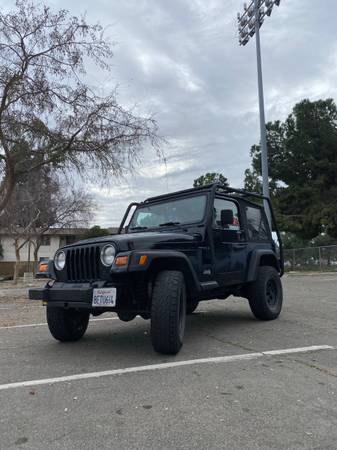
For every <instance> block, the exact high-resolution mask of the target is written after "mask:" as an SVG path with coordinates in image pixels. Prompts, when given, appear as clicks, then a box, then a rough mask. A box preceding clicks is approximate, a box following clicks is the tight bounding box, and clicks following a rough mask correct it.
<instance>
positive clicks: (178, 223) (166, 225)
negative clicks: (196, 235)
mask: <svg viewBox="0 0 337 450" xmlns="http://www.w3.org/2000/svg"><path fill="white" fill-rule="evenodd" d="M170 225H180V222H165V223H160V224H159V226H160V227H168V226H170Z"/></svg>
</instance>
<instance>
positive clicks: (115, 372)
mask: <svg viewBox="0 0 337 450" xmlns="http://www.w3.org/2000/svg"><path fill="white" fill-rule="evenodd" d="M318 350H335V347H331V346H330V345H313V346H310V347H299V348H288V349H281V350H270V351H266V352H257V353H244V354H241V355H229V356H219V357H214V358H201V359H190V360H187V361H174V362H173V361H172V362H169V363H161V364H150V365H147V366H138V367H126V368H124V369H113V370H105V371H101V372H89V373H80V374H75V375H66V376H63V377H55V378H44V379H41V380H30V381H18V382H16V383H7V384H0V391H5V390H8V389H15V388H20V387H28V386H38V385H42V384H55V383H63V382H68V381H78V380H87V379H90V378H101V377H107V376H113V375H123V374H127V373H135V372H147V371H152V370H164V369H170V368H173V367H182V366H192V365H196V364H210V363H213V364H214V363H228V362H233V361H243V360H250V359H257V358H262V357H265V356H274V355H286V354H293V353H307V352H315V351H318Z"/></svg>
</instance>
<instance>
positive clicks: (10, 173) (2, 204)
mask: <svg viewBox="0 0 337 450" xmlns="http://www.w3.org/2000/svg"><path fill="white" fill-rule="evenodd" d="M15 181H16V180H15V170H14V164H13V163H12V161H11V160H10V159H9V158H6V175H5V178H4V179H3V181H2V183H1V184H0V214H1V213H2V211H3V210H4V209H5V208H6V206H7V204H8V203H9V200H10V199H11V196H12V194H13V191H14V187H15Z"/></svg>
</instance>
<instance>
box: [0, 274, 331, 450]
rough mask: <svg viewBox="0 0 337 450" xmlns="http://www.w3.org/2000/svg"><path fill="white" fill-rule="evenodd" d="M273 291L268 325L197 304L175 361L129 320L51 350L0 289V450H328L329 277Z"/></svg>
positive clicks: (40, 316) (229, 304) (243, 306)
mask: <svg viewBox="0 0 337 450" xmlns="http://www.w3.org/2000/svg"><path fill="white" fill-rule="evenodd" d="M283 286H284V291H285V295H284V296H285V303H284V309H283V313H282V316H281V317H280V318H279V319H278V320H277V321H274V322H259V321H256V320H255V319H254V318H253V317H252V315H251V313H250V310H249V307H248V304H247V303H246V301H245V300H242V299H234V298H231V299H228V300H226V301H218V300H217V301H211V302H204V303H201V304H200V306H199V308H198V310H197V312H196V313H194V314H193V315H192V316H190V317H188V321H187V331H186V338H185V344H184V347H183V349H182V351H181V352H180V353H179V355H177V356H176V357H165V356H162V355H158V354H156V353H154V352H153V350H152V347H151V343H150V336H149V327H150V323H149V321H145V320H143V319H141V318H136V319H135V320H134V321H133V322H130V323H123V322H120V321H119V320H116V319H115V318H114V317H113V315H110V316H106V320H95V321H92V323H91V324H90V325H89V329H88V331H87V334H86V335H85V337H84V338H83V339H82V340H81V341H80V342H78V343H70V344H61V343H58V342H56V341H54V340H53V339H52V337H51V336H50V334H49V332H48V329H47V327H46V325H45V324H44V322H45V318H44V312H45V311H44V308H43V307H42V306H40V305H39V304H38V303H32V302H31V303H32V304H29V303H28V301H26V300H25V290H24V289H21V290H20V289H18V290H16V291H11V290H8V291H6V292H5V293H4V291H3V290H2V291H1V289H0V291H1V292H0V317H1V319H0V405H1V409H0V411H1V412H0V448H1V449H6V450H7V449H11V448H24V449H32V450H39V449H41V450H42V449H69V450H70V449H95V448H101V449H336V448H337V444H336V442H337V401H336V400H337V351H336V349H337V320H336V317H337V275H312V276H303V275H302V276H295V275H290V276H285V277H284V279H283ZM101 317H102V318H104V317H105V316H101ZM271 351H274V352H271ZM268 352H269V353H268Z"/></svg>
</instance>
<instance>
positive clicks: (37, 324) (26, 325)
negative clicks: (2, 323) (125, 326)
mask: <svg viewBox="0 0 337 450" xmlns="http://www.w3.org/2000/svg"><path fill="white" fill-rule="evenodd" d="M116 319H118V317H104V318H101V319H91V320H90V322H89V323H92V322H101V321H104V320H116ZM46 325H48V324H47V322H42V323H28V324H25V325H8V326H7V327H0V330H8V329H11V328H31V327H45V326H46Z"/></svg>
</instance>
